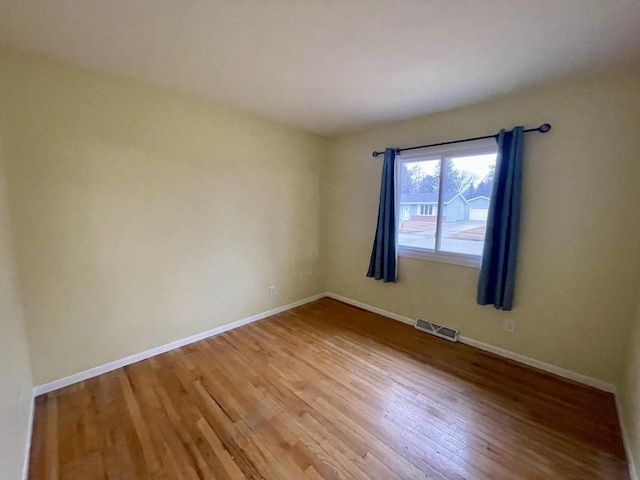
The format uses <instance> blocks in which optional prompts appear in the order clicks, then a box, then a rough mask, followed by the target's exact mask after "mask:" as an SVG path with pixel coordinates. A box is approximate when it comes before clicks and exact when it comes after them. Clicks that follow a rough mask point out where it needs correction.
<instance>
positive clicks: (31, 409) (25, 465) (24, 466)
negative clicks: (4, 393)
mask: <svg viewBox="0 0 640 480" xmlns="http://www.w3.org/2000/svg"><path fill="white" fill-rule="evenodd" d="M34 414H35V396H34V395H31V402H30V404H29V421H28V424H27V428H28V430H27V443H26V445H25V450H24V462H23V464H22V480H28V479H29V459H30V457H31V439H32V438H33V416H34Z"/></svg>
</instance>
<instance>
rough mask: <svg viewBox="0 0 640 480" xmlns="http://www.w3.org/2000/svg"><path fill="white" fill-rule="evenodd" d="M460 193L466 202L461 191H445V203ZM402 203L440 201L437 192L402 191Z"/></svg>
mask: <svg viewBox="0 0 640 480" xmlns="http://www.w3.org/2000/svg"><path fill="white" fill-rule="evenodd" d="M458 195H460V197H461V198H462V200H464V201H465V202H466V199H465V198H464V195H462V194H461V193H451V192H444V193H443V194H442V201H443V203H449V202H450V201H451V200H453V199H454V198H455V197H457V196H458ZM400 203H438V194H437V193H435V192H428V193H401V194H400Z"/></svg>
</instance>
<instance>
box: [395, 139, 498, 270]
mask: <svg viewBox="0 0 640 480" xmlns="http://www.w3.org/2000/svg"><path fill="white" fill-rule="evenodd" d="M496 152H497V147H496V145H495V141H494V140H493V139H490V140H489V141H481V142H469V143H461V144H457V145H452V146H451V145H450V146H446V147H436V148H431V149H425V150H422V151H412V152H407V153H406V154H404V153H403V154H401V155H400V157H399V160H398V162H397V168H398V171H397V172H398V175H397V177H398V188H397V189H396V191H397V194H396V195H397V199H396V200H397V202H396V203H397V205H398V208H399V211H400V212H402V214H401V215H398V250H399V253H400V255H410V256H416V254H417V256H422V254H424V257H425V258H435V259H438V260H444V261H448V260H447V258H449V259H452V258H453V259H454V260H455V259H456V258H458V259H460V258H462V259H464V258H468V259H470V263H471V264H476V263H474V262H477V261H479V259H480V257H481V256H482V249H483V246H484V236H485V230H486V224H487V214H488V211H489V203H490V198H491V188H492V185H493V175H494V171H495V166H496ZM436 257H439V258H436ZM454 263H457V262H455V261H454ZM463 263H464V262H463ZM465 264H466V263H465Z"/></svg>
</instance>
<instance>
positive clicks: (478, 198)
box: [467, 195, 489, 203]
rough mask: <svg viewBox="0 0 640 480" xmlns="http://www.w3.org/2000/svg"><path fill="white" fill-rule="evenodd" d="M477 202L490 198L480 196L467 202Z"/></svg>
mask: <svg viewBox="0 0 640 480" xmlns="http://www.w3.org/2000/svg"><path fill="white" fill-rule="evenodd" d="M475 200H489V197H485V196H484V195H479V196H477V197H473V198H470V199H468V200H467V203H469V202H473V201H475Z"/></svg>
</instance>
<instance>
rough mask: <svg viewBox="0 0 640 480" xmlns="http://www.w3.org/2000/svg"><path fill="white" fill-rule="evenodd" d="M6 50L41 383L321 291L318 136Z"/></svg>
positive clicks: (23, 259)
mask: <svg viewBox="0 0 640 480" xmlns="http://www.w3.org/2000/svg"><path fill="white" fill-rule="evenodd" d="M0 61H1V62H0V65H1V67H0V68H1V70H0V78H2V81H3V83H4V84H5V87H6V89H5V90H6V92H8V93H7V95H5V96H4V99H3V104H2V108H3V110H4V111H5V112H6V113H7V115H6V116H4V117H3V118H4V119H5V120H4V122H3V123H2V125H1V133H2V135H3V137H4V139H5V153H6V156H7V161H8V178H9V186H10V188H9V195H10V202H11V208H12V213H13V218H14V222H13V227H14V231H15V235H16V239H17V242H16V243H17V257H18V265H19V273H20V281H21V288H22V292H23V295H24V298H26V299H27V301H25V315H26V318H27V319H28V322H27V334H28V340H29V344H30V347H31V352H32V358H31V361H32V369H33V375H34V380H35V383H36V384H43V383H45V382H48V381H51V380H55V379H58V378H61V377H64V376H66V375H69V374H73V373H75V372H78V371H82V370H85V369H88V368H91V367H95V366H97V365H101V364H104V363H106V362H109V361H112V360H116V359H119V358H122V357H125V356H127V355H131V354H135V353H139V352H141V351H144V350H146V349H149V348H152V347H155V346H158V345H162V344H165V343H167V342H171V341H174V340H177V339H180V338H183V337H186V336H189V335H192V334H196V333H199V332H202V331H205V330H208V329H211V328H214V327H216V326H219V325H222V324H225V323H228V322H231V321H234V320H238V319H241V318H244V317H247V316H249V315H252V314H255V313H259V312H262V311H265V310H269V309H271V308H275V307H277V306H280V305H284V304H287V303H290V302H293V301H296V300H300V299H302V298H305V297H308V296H311V295H314V294H317V293H320V292H322V291H324V271H323V267H322V265H323V263H324V262H322V261H321V257H320V233H319V228H320V225H319V224H320V221H319V216H320V201H319V197H320V193H319V188H320V185H319V182H320V180H319V178H320V173H319V171H320V167H321V163H322V162H323V160H324V159H323V155H324V152H325V140H324V139H322V138H320V137H316V136H313V135H309V134H305V133H301V132H299V131H297V130H294V129H291V128H288V127H284V126H281V125H279V124H275V123H272V122H269V121H264V120H261V119H257V118H255V117H252V116H248V115H244V114H241V113H238V112H234V111H230V110H226V109H222V108H215V107H212V106H207V105H206V104H205V103H204V102H202V101H199V100H197V99H189V98H186V97H181V96H177V95H176V96H174V95H171V94H167V93H163V92H160V91H156V90H154V89H152V88H149V87H147V86H142V85H138V84H135V83H131V82H127V81H124V80H120V79H116V78H112V77H109V76H106V75H102V74H97V73H91V72H88V71H85V70H82V69H78V68H75V67H71V66H67V65H65V64H62V63H58V62H54V61H50V60H46V59H43V58H40V57H36V56H32V55H26V54H22V53H18V52H16V51H13V50H8V49H5V50H0ZM270 285H277V286H278V287H279V294H278V295H277V296H276V297H273V298H270V297H269V296H268V287H269V286H270Z"/></svg>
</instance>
